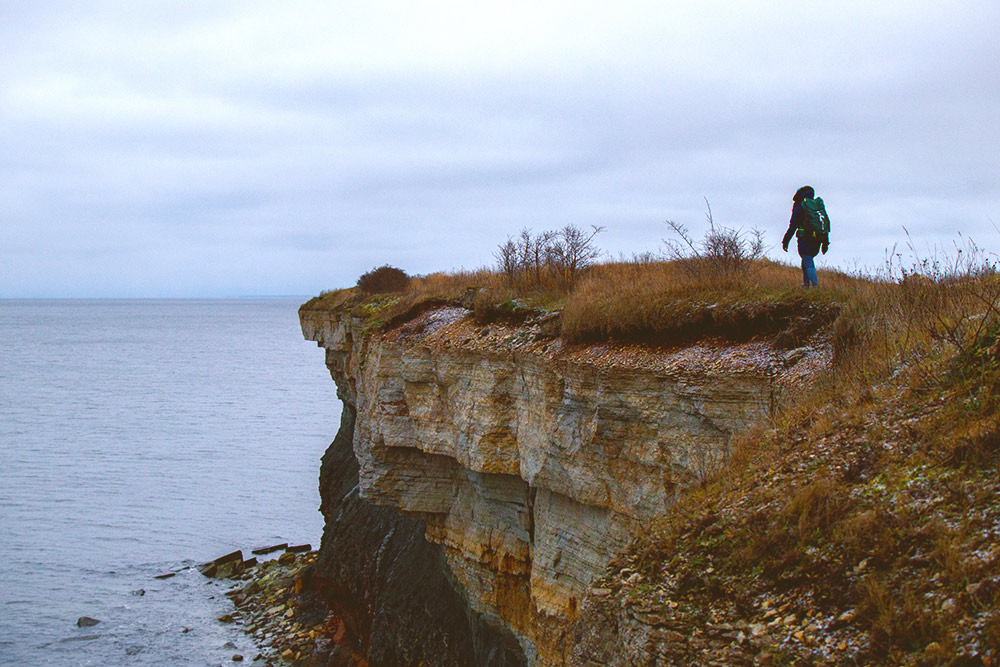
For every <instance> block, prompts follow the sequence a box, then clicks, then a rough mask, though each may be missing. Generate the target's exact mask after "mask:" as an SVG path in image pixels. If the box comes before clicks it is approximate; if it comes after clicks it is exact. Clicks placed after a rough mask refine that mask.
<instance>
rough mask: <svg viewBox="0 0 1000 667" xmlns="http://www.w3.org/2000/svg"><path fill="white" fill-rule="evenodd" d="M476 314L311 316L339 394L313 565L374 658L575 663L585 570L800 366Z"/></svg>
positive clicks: (771, 355) (702, 473) (689, 479)
mask: <svg viewBox="0 0 1000 667" xmlns="http://www.w3.org/2000/svg"><path fill="white" fill-rule="evenodd" d="M467 316H468V311H467V310H464V309H462V308H455V307H444V308H438V309H435V310H428V311H426V312H425V313H423V314H422V315H420V316H419V317H418V318H417V319H415V320H414V321H412V322H408V323H406V324H404V325H401V326H400V327H398V328H397V329H394V330H392V331H389V332H386V333H372V332H371V331H370V330H366V329H365V326H364V323H363V322H362V321H361V320H360V319H357V318H354V317H352V315H351V314H350V313H347V312H331V311H325V310H316V311H310V310H308V309H307V308H303V309H302V310H301V311H300V319H301V322H302V330H303V333H304V335H305V337H306V338H308V339H311V340H315V341H317V343H318V344H319V345H320V346H322V347H323V348H325V349H326V362H327V366H328V368H329V369H330V372H331V375H332V376H333V378H334V380H335V381H336V383H337V389H338V396H339V397H340V398H341V400H342V401H343V402H344V410H343V418H342V424H341V430H340V433H338V436H337V439H336V440H335V441H334V443H333V445H331V447H330V449H329V450H328V451H327V454H326V456H325V457H324V460H323V467H322V470H321V481H320V488H321V494H322V498H323V503H322V511H323V513H324V516H325V517H326V530H325V532H324V536H323V543H322V546H321V548H320V567H319V571H318V576H319V577H320V578H322V579H324V581H325V589H324V590H325V591H326V592H327V596H328V598H329V599H330V601H331V604H335V605H339V608H340V609H341V610H342V611H343V612H344V613H345V616H346V617H348V618H351V619H354V620H353V621H352V623H354V624H355V626H356V627H352V628H351V629H352V630H353V631H354V632H355V633H356V634H357V635H358V636H359V637H369V635H370V644H369V646H370V649H369V660H370V661H371V662H372V664H390V663H392V662H393V661H395V662H396V663H399V662H404V663H405V662H407V661H412V662H416V661H418V660H419V659H421V658H416V657H415V652H416V651H420V650H424V649H425V648H426V651H427V653H426V655H427V656H428V658H427V662H429V663H433V664H442V665H444V664H497V665H500V664H516V663H517V662H518V661H527V662H528V663H531V664H541V665H562V664H566V663H567V662H568V661H569V660H570V659H571V656H570V651H571V646H570V642H571V641H572V637H571V633H570V632H569V628H570V627H571V626H572V623H573V621H574V620H575V619H576V617H577V616H578V615H579V610H580V606H581V604H582V602H583V598H584V596H585V595H586V592H587V588H588V586H589V585H590V583H591V581H592V580H593V579H594V578H595V576H596V575H598V574H599V573H601V572H602V571H603V570H604V568H605V566H606V565H607V563H608V561H609V560H610V558H611V557H612V556H613V555H615V554H616V553H617V552H619V551H620V550H621V549H622V548H623V547H624V545H625V544H626V543H627V541H628V539H629V538H630V535H631V534H632V532H633V531H634V530H636V529H641V528H642V527H644V526H646V525H648V523H649V521H651V520H652V519H654V518H655V517H658V516H661V515H662V514H663V513H664V512H666V511H668V509H669V507H670V506H671V505H672V504H673V502H674V499H675V498H676V496H677V494H678V493H679V492H680V491H681V490H682V489H683V488H685V487H686V486H690V485H692V484H694V483H697V482H698V481H699V480H702V479H704V478H706V477H707V476H709V475H711V474H713V473H714V472H715V471H716V470H718V469H719V468H720V466H721V465H722V464H723V462H724V461H725V459H726V458H727V456H728V454H729V441H730V439H731V438H732V436H733V435H734V434H736V433H738V432H739V431H741V430H743V429H745V428H747V427H749V426H750V425H752V424H755V423H758V422H759V421H761V419H763V418H765V417H767V416H768V415H769V414H770V411H771V408H772V406H773V405H774V404H775V401H777V400H780V392H781V391H782V387H784V386H785V383H786V381H787V382H789V383H790V382H792V381H793V380H794V377H797V376H794V372H793V371H795V369H796V368H797V366H789V365H788V364H786V363H784V362H783V359H782V358H781V357H780V356H779V353H778V352H777V351H776V350H775V349H774V348H773V346H770V345H769V344H768V343H749V344H746V345H742V346H738V345H734V346H729V347H725V346H719V345H711V346H703V347H700V348H697V349H694V348H690V349H684V350H666V351H662V350H648V349H646V350H638V351H635V352H634V354H633V353H631V352H628V351H621V350H619V351H617V352H615V354H617V356H615V357H614V358H613V359H612V360H611V361H608V360H607V359H606V357H608V355H609V354H611V353H612V352H614V351H613V350H610V349H609V348H607V347H591V348H587V347H582V346H580V347H577V348H573V349H567V350H563V348H562V346H561V343H560V342H559V341H555V342H552V341H551V340H550V339H549V338H548V337H547V336H546V335H539V334H541V333H542V332H540V331H538V332H533V331H530V330H527V329H525V328H523V327H522V328H517V327H512V326H507V325H503V324H494V325H490V327H488V328H486V327H479V326H478V325H472V324H470V323H469V320H468V317H467ZM548 333H550V332H548ZM553 350H554V351H553ZM630 355H631V356H630ZM373 505H374V506H378V507H373ZM383 510H384V511H383ZM428 542H430V543H431V544H428ZM447 591H455V592H457V598H456V597H454V595H453V596H452V597H449V595H448V592H447ZM453 604H454V605H456V607H455V613H452V611H453V610H452V607H451V605H453ZM430 605H434V613H433V614H427V615H426V616H425V615H424V613H425V612H426V611H428V609H429V607H430ZM462 606H464V607H465V608H466V610H467V613H468V619H469V620H467V621H465V622H462V621H459V620H457V619H455V616H456V615H457V609H459V608H461V607H462ZM369 610H371V611H370V612H369ZM349 625H350V623H349ZM381 633H384V635H383V634H381ZM392 633H395V636H392ZM473 637H474V639H473ZM511 637H513V638H515V641H514V642H511V641H509V640H510V638H511ZM487 638H488V639H487ZM434 641H438V642H439V643H438V644H435V645H434V647H433V648H432V647H431V646H430V644H432V643H433V642H434ZM465 642H471V643H472V647H471V649H470V650H472V654H471V656H470V655H469V654H468V653H464V652H463V651H466V648H463V646H464V643H465ZM440 656H446V658H444V659H442V658H440ZM459 656H461V657H459ZM488 656H492V657H489V658H488ZM463 660H464V661H465V662H462V661H463ZM490 660H492V661H493V662H490Z"/></svg>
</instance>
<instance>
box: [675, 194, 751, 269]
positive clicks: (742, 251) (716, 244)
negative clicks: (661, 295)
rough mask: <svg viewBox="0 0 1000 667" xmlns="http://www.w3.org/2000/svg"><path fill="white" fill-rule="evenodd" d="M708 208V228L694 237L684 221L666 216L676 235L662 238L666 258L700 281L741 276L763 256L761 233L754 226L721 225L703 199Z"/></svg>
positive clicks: (706, 201)
mask: <svg viewBox="0 0 1000 667" xmlns="http://www.w3.org/2000/svg"><path fill="white" fill-rule="evenodd" d="M705 206H706V207H707V208H708V211H707V212H706V213H705V218H706V219H707V221H708V231H706V232H705V236H704V237H703V238H702V239H701V241H696V240H695V239H694V238H693V237H692V236H691V232H690V231H689V230H688V228H687V227H685V226H684V225H682V224H680V223H678V222H674V221H673V220H667V221H666V224H667V226H668V227H669V228H670V229H671V231H673V232H674V234H676V235H677V236H678V237H679V239H664V240H663V243H664V244H665V245H666V247H667V251H666V254H667V257H668V259H671V260H674V261H677V262H678V263H679V264H680V266H682V267H683V268H684V270H685V271H686V272H687V273H688V274H689V275H690V276H691V277H692V278H694V279H696V280H698V281H700V282H729V281H732V280H738V279H740V278H744V277H745V276H746V275H747V274H748V273H749V272H750V271H751V269H752V268H753V266H754V264H755V263H756V261H757V260H759V259H760V258H761V257H763V256H764V233H763V232H762V231H761V230H759V229H757V228H756V227H755V228H753V229H751V230H750V231H749V232H746V231H744V230H742V229H733V228H731V227H722V226H717V225H716V224H715V220H714V219H713V218H712V206H711V205H710V204H709V203H708V199H706V200H705Z"/></svg>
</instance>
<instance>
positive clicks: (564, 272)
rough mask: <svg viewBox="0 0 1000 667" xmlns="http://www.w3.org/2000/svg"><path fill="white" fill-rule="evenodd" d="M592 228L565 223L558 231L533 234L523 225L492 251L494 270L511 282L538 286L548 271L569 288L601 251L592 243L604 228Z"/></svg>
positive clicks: (561, 284)
mask: <svg viewBox="0 0 1000 667" xmlns="http://www.w3.org/2000/svg"><path fill="white" fill-rule="evenodd" d="M592 230H593V231H592V232H591V233H590V234H587V233H586V232H584V231H583V230H581V229H580V228H579V227H576V226H575V225H566V226H565V227H563V228H562V229H560V230H558V231H545V232H541V233H539V234H532V233H531V230H530V229H528V228H527V227H525V228H524V229H522V230H521V233H520V235H519V236H518V237H517V238H513V237H510V238H508V239H507V240H506V241H505V242H504V243H502V244H500V246H498V248H497V251H496V252H495V253H494V257H496V259H497V270H498V271H499V272H500V273H502V274H503V275H504V278H505V279H506V280H507V283H508V284H509V285H512V286H532V285H533V286H539V285H541V284H542V283H543V282H544V281H545V279H546V275H551V276H553V277H554V278H555V279H556V280H557V281H558V283H559V285H560V286H561V287H563V288H568V287H570V286H572V284H573V283H574V282H575V281H576V279H577V277H578V276H579V273H580V272H581V271H582V270H583V269H585V268H587V267H588V266H590V265H591V264H593V263H594V261H595V260H596V259H597V258H599V257H600V256H601V254H602V253H601V251H600V250H599V249H598V248H596V247H595V246H594V237H595V236H596V235H597V234H599V233H600V232H602V231H604V228H603V227H592Z"/></svg>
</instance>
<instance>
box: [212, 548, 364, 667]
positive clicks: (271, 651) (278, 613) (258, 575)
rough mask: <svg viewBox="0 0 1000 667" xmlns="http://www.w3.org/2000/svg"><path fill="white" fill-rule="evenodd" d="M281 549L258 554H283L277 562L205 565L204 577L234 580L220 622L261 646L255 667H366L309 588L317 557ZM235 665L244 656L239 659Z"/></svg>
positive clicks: (233, 559) (231, 559)
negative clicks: (238, 628)
mask: <svg viewBox="0 0 1000 667" xmlns="http://www.w3.org/2000/svg"><path fill="white" fill-rule="evenodd" d="M307 549H309V547H308V545H304V546H303V547H288V546H287V545H277V546H275V547H269V548H266V549H260V550H255V551H254V553H255V554H258V555H262V554H266V553H269V552H273V551H278V550H282V551H283V553H282V554H281V555H280V556H278V557H277V558H272V559H268V560H258V559H257V558H256V557H253V558H250V559H247V560H244V559H243V557H242V552H234V553H232V554H228V555H226V556H223V557H221V558H219V559H216V560H215V561H212V562H211V563H205V564H204V565H202V566H200V567H199V569H200V570H201V572H202V574H204V575H205V576H208V577H211V578H214V579H222V580H228V581H232V582H233V583H234V584H236V585H235V587H234V588H232V589H230V590H228V591H226V596H227V597H229V599H230V600H231V601H232V603H233V607H234V610H233V612H232V613H228V614H224V615H222V616H220V617H219V619H218V620H219V622H221V623H234V624H236V625H239V626H241V627H242V629H243V631H244V632H245V633H246V634H247V635H249V636H250V637H251V638H252V639H253V641H254V644H255V645H256V646H257V648H258V650H259V653H258V654H257V655H256V656H254V658H253V661H252V663H251V664H254V665H269V666H270V665H274V666H277V665H303V666H313V665H324V666H326V665H338V666H339V665H343V666H345V667H346V666H350V667H366V666H367V662H366V661H365V660H364V659H363V658H361V657H360V655H359V651H360V648H361V647H356V646H351V645H350V643H351V642H350V636H349V634H348V633H347V632H346V628H345V626H344V623H343V622H342V621H341V619H340V618H339V617H338V616H337V615H336V614H333V613H332V612H331V611H330V610H329V608H328V607H327V606H326V604H325V603H324V602H323V600H322V598H320V597H319V595H318V594H317V593H316V592H315V591H314V589H313V587H312V586H311V585H310V584H311V580H312V577H313V569H314V567H315V563H316V558H317V552H316V551H312V550H307ZM232 660H233V661H234V662H242V661H243V660H244V656H242V655H239V654H234V655H233V658H232Z"/></svg>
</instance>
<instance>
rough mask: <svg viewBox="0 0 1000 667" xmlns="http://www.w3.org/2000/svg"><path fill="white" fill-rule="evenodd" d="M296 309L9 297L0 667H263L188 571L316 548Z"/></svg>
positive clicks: (312, 349)
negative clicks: (282, 549)
mask: <svg viewBox="0 0 1000 667" xmlns="http://www.w3.org/2000/svg"><path fill="white" fill-rule="evenodd" d="M303 300H304V299H302V298H259V299H258V298H252V299H250V298H248V299H226V300H223V299H197V300H193V299H181V300H167V299H163V300H161V299H140V300H103V299H101V300H58V299H52V300H48V299H46V300H0V665H57V666H61V665H73V666H77V665H220V664H234V662H233V660H234V658H235V656H243V662H242V664H255V662H257V661H255V656H256V655H257V654H258V651H257V648H256V647H255V646H254V644H253V642H252V641H251V638H250V637H249V636H248V635H246V634H245V633H244V632H243V631H242V628H241V627H240V626H238V625H236V624H232V623H224V622H221V621H220V620H218V619H219V618H220V617H221V616H223V615H224V614H226V613H228V612H231V611H232V605H231V603H230V602H229V599H228V598H226V596H225V592H226V590H228V589H229V588H231V586H232V584H231V582H225V581H215V580H212V579H208V578H206V577H204V576H203V575H202V574H201V573H200V572H199V571H198V570H197V568H196V567H195V566H196V565H197V564H199V563H202V562H206V561H209V560H213V559H214V558H216V557H218V556H222V555H224V554H227V553H229V552H231V551H235V550H237V549H242V550H243V551H244V554H245V556H246V557H249V556H250V554H249V552H250V551H251V550H252V549H254V548H259V547H263V546H269V545H274V544H280V543H290V544H296V545H301V544H307V543H308V544H311V545H313V547H314V548H316V547H317V546H318V543H319V540H320V536H321V534H322V527H323V521H322V516H321V515H320V513H319V511H318V508H319V492H318V479H319V466H320V457H321V456H322V455H323V452H324V451H325V450H326V447H327V445H328V444H329V442H330V441H331V440H332V439H333V436H334V435H335V434H336V430H337V426H338V423H339V417H340V402H339V401H338V399H337V397H336V387H335V385H334V383H333V381H332V380H331V378H330V375H329V373H328V371H327V370H326V367H325V365H324V361H323V352H322V350H320V349H318V348H317V347H316V345H315V343H312V342H308V341H305V340H304V339H303V338H302V334H301V331H300V329H299V323H298V318H297V309H298V306H299V305H300V304H301V303H302V301H303ZM82 617H89V618H92V619H96V620H97V621H98V623H97V624H95V625H91V626H86V627H79V626H78V624H77V623H78V620H79V619H80V618H82ZM259 664H263V663H259Z"/></svg>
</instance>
